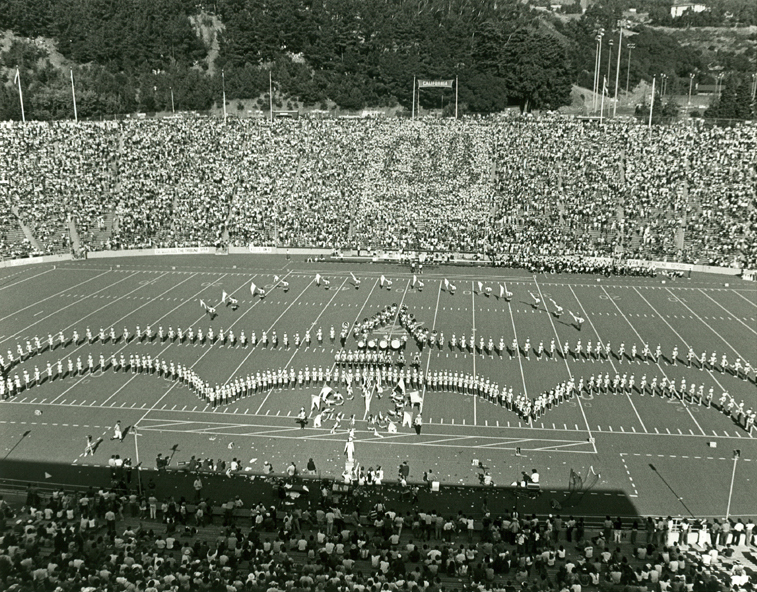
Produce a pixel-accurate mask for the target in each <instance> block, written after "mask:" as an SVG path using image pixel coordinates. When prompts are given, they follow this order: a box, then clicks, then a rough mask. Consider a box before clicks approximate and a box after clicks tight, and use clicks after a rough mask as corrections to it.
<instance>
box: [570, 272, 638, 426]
mask: <svg viewBox="0 0 757 592" xmlns="http://www.w3.org/2000/svg"><path fill="white" fill-rule="evenodd" d="M602 290H603V291H604V293H605V294H606V295H607V298H608V300H610V302H612V303H613V305H615V308H617V309H618V310H619V311H620V314H621V315H622V316H623V318H624V319H625V321H626V322H627V323H628V324H629V325H630V324H631V321H629V320H628V319H627V318H626V315H625V314H623V311H622V310H620V308H619V307H618V305H617V303H616V302H615V300H613V299H612V298H611V297H610V295H609V294H608V293H607V290H605V289H604V286H603V287H602ZM570 291H571V293H572V294H573V297H574V298H575V299H576V302H577V303H578V306H580V307H581V310H582V311H583V313H584V316H585V317H586V319H587V320H588V321H589V324H590V325H591V328H592V329H593V330H594V333H596V335H597V339H599V342H600V344H602V345H603V347H604V341H603V339H602V338H601V337H600V336H599V332H598V331H597V328H596V327H595V326H594V323H593V322H592V320H591V317H590V316H589V315H588V314H586V310H585V309H584V305H583V304H581V301H580V300H579V299H578V295H577V294H576V293H575V291H574V290H573V288H572V287H570ZM637 335H638V333H637ZM608 359H609V361H610V365H611V366H612V368H613V370H614V371H615V374H618V369H617V368H616V367H615V362H613V361H612V356H608ZM613 394H614V393H613ZM625 394H626V397H627V398H628V402H629V403H631V407H633V412H634V413H635V414H636V419H638V420H639V423H640V424H641V429H643V430H644V431H645V432H647V433H649V430H647V426H645V425H644V421H643V420H642V419H641V415H639V410H638V409H636V405H635V404H634V402H633V400H632V399H631V395H630V394H629V393H628V392H626V393H625Z"/></svg>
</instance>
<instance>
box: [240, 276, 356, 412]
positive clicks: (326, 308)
mask: <svg viewBox="0 0 757 592" xmlns="http://www.w3.org/2000/svg"><path fill="white" fill-rule="evenodd" d="M347 279H348V278H346V277H345V278H344V281H343V282H342V283H341V284H340V286H339V288H338V289H337V290H335V291H334V295H333V296H332V297H331V299H330V300H329V301H328V302H327V303H326V306H324V307H323V309H322V310H321V312H320V313H318V316H317V317H315V320H314V321H313V322H312V323H311V324H310V327H309V328H308V331H312V330H313V327H315V324H316V323H317V322H318V319H320V318H321V316H322V315H323V313H324V312H326V310H328V308H329V306H331V303H332V302H334V299H335V298H336V297H337V296H338V295H339V293H340V292H341V291H342V288H343V287H344V284H346V283H347ZM314 282H315V280H311V281H310V283H308V285H307V286H305V289H306V290H307V288H309V287H310V286H312V285H313V283H314ZM299 351H300V350H299V349H298V348H295V350H294V352H293V353H292V356H291V357H290V358H289V361H288V362H287V363H286V365H285V366H284V367H283V368H282V370H286V369H287V368H289V365H290V364H291V363H292V360H293V359H294V357H295V356H296V355H297V353H298V352H299ZM273 390H274V389H271V390H269V391H268V394H267V395H266V396H265V398H264V399H263V401H262V402H261V403H260V406H259V407H258V410H257V411H256V412H255V413H256V414H257V413H260V410H261V409H262V408H263V405H265V402H266V401H267V400H268V397H270V396H271V393H272V392H273Z"/></svg>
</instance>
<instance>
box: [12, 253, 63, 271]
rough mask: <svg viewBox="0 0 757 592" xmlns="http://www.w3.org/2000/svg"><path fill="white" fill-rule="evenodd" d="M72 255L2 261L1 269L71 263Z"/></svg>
mask: <svg viewBox="0 0 757 592" xmlns="http://www.w3.org/2000/svg"><path fill="white" fill-rule="evenodd" d="M71 259H73V257H72V256H71V255H44V256H42V257H25V258H23V259H6V260H5V261H0V268H3V267H19V266H21V265H36V264H38V263H55V262H56V261H71Z"/></svg>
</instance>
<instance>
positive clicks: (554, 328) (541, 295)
mask: <svg viewBox="0 0 757 592" xmlns="http://www.w3.org/2000/svg"><path fill="white" fill-rule="evenodd" d="M534 284H535V285H536V290H537V291H538V292H539V298H541V301H542V302H544V308H545V310H546V311H547V318H548V319H549V324H550V325H552V331H553V332H554V334H555V337H556V338H557V346H558V347H559V348H560V352H561V354H562V360H563V362H564V363H565V368H566V370H567V371H568V376H570V378H573V373H572V372H571V371H570V365H569V364H568V358H567V355H566V354H565V350H563V347H562V342H561V340H560V335H559V334H558V333H557V327H555V322H554V320H552V313H550V311H549V309H548V308H547V302H546V300H545V299H544V295H543V294H542V292H541V288H540V287H539V282H538V281H536V276H534ZM505 289H507V288H505ZM571 291H572V290H571ZM574 296H575V294H574ZM508 304H509V303H508ZM587 318H588V316H587ZM513 329H515V323H514V322H513ZM518 361H519V362H520V352H518ZM522 372H523V365H522V364H521V373H522ZM523 380H524V383H525V378H524V379H523ZM576 400H577V401H578V408H579V409H580V410H581V415H582V416H583V418H584V423H586V431H587V433H588V434H589V441H590V442H591V443H592V446H593V447H594V452H595V453H596V452H597V445H596V444H595V443H594V435H593V434H592V433H591V427H590V426H589V419H588V418H587V417H586V411H584V406H583V404H582V403H581V393H579V394H578V397H576ZM576 428H578V426H576ZM600 431H601V430H600Z"/></svg>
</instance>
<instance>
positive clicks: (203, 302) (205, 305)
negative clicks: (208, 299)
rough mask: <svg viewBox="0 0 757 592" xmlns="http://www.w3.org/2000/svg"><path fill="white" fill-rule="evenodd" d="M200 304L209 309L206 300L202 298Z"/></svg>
mask: <svg viewBox="0 0 757 592" xmlns="http://www.w3.org/2000/svg"><path fill="white" fill-rule="evenodd" d="M200 306H202V307H203V308H204V309H205V310H208V305H207V304H205V301H204V300H200Z"/></svg>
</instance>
